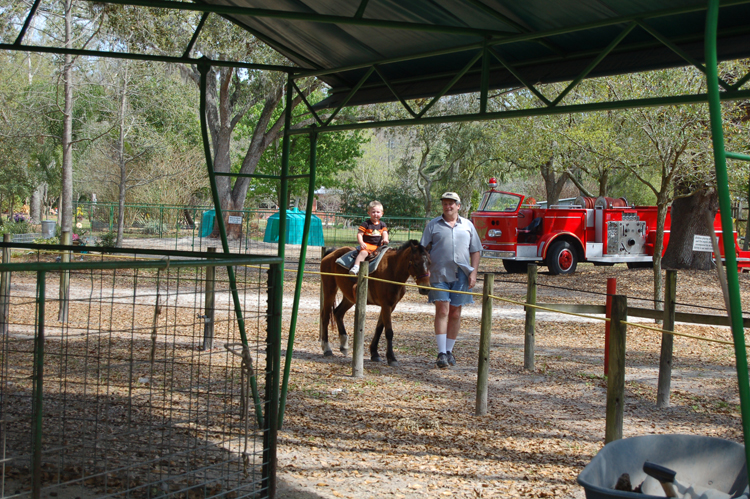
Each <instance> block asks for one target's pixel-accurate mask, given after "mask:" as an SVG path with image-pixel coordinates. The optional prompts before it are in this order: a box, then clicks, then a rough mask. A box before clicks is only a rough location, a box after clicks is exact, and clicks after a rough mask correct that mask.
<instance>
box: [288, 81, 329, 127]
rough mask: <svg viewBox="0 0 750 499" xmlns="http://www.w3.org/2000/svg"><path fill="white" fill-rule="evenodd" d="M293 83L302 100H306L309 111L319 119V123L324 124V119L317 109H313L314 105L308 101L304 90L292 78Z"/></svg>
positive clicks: (316, 119)
mask: <svg viewBox="0 0 750 499" xmlns="http://www.w3.org/2000/svg"><path fill="white" fill-rule="evenodd" d="M292 85H293V86H294V90H296V91H297V94H298V95H299V96H300V98H301V99H302V102H304V103H305V106H307V109H308V111H310V113H312V115H313V118H315V121H317V122H318V124H320V125H322V124H323V120H321V119H320V116H318V113H316V112H315V109H313V107H312V105H310V102H308V100H307V98H306V97H305V94H304V93H303V92H302V90H300V89H299V87H298V86H297V82H295V81H294V79H292Z"/></svg>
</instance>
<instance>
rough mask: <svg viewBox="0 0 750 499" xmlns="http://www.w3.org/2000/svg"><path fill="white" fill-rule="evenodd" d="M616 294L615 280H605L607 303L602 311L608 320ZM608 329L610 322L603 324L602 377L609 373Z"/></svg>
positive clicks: (610, 316) (612, 278)
mask: <svg viewBox="0 0 750 499" xmlns="http://www.w3.org/2000/svg"><path fill="white" fill-rule="evenodd" d="M616 294H617V278H615V277H608V278H607V301H606V302H605V303H606V305H605V306H604V309H605V310H606V312H605V316H606V317H607V318H608V319H611V318H612V297H613V296H615V295H616ZM609 328H610V322H605V323H604V375H605V376H606V375H607V374H608V373H609Z"/></svg>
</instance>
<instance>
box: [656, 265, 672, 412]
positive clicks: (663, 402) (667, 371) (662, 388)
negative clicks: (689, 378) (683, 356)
mask: <svg viewBox="0 0 750 499" xmlns="http://www.w3.org/2000/svg"><path fill="white" fill-rule="evenodd" d="M665 284H666V286H665V288H666V289H665V292H664V324H663V325H662V328H663V329H664V330H666V331H674V313H675V302H676V301H677V298H676V297H677V271H676V270H667V279H666V283H665ZM673 347H674V336H672V335H671V334H668V333H662V334H661V356H660V357H659V383H658V385H657V389H656V407H668V406H669V391H670V388H671V385H672V349H673Z"/></svg>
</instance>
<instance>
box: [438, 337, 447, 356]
mask: <svg viewBox="0 0 750 499" xmlns="http://www.w3.org/2000/svg"><path fill="white" fill-rule="evenodd" d="M446 337H447V335H445V334H436V335H435V340H436V341H437V349H438V353H445V352H447V350H446V349H445V339H446Z"/></svg>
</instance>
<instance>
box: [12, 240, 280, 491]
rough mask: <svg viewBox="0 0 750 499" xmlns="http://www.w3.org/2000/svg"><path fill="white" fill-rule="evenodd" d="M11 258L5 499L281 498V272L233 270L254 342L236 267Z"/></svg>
mask: <svg viewBox="0 0 750 499" xmlns="http://www.w3.org/2000/svg"><path fill="white" fill-rule="evenodd" d="M4 246H6V247H5V248H4V252H5V253H6V255H4V256H8V254H9V252H10V248H8V247H7V246H9V245H4ZM10 246H14V247H18V246H19V245H10ZM14 251H15V252H16V253H15V254H14V259H13V261H14V263H12V264H10V265H3V270H5V272H3V273H2V285H1V286H0V332H1V333H2V336H1V339H2V345H0V433H1V436H0V452H1V453H2V454H1V456H0V458H1V459H2V478H1V480H2V483H1V484H0V486H1V487H0V488H1V492H2V494H1V497H3V498H5V497H8V498H10V497H32V498H39V497H56V496H57V497H68V496H69V497H71V498H73V497H80V498H82V499H87V498H90V497H135V498H154V497H179V498H183V497H184V498H186V499H187V498H190V499H193V498H210V497H227V498H232V499H233V498H240V497H265V496H267V495H268V490H269V487H270V486H271V480H272V478H273V471H274V468H275V466H274V465H273V461H274V459H275V452H274V451H273V449H271V447H273V446H275V433H274V434H272V433H273V432H274V430H273V428H275V426H274V425H271V423H272V422H273V421H271V420H272V419H275V412H276V411H275V409H274V408H271V407H270V402H269V401H270V400H271V399H272V398H273V397H271V396H269V391H266V389H267V388H270V387H268V386H267V381H268V380H274V379H277V378H278V373H277V369H278V368H277V366H278V361H277V360H274V359H270V360H269V359H268V358H267V354H266V352H267V351H272V350H270V349H268V348H267V345H268V335H269V324H271V322H272V321H270V322H269V313H268V303H270V302H271V300H270V299H268V300H267V298H268V297H269V293H271V294H272V293H273V289H271V288H270V287H269V275H273V273H270V274H269V269H271V267H273V266H270V267H269V266H268V265H265V266H256V267H254V266H250V265H242V264H244V263H246V262H249V261H250V260H251V259H249V258H248V257H244V260H243V259H242V258H234V259H233V260H232V261H231V263H232V264H233V268H234V270H235V273H236V276H237V296H238V298H239V300H240V301H241V303H242V309H243V311H244V317H243V318H242V319H241V321H242V322H243V325H242V326H243V327H244V330H245V332H246V333H245V335H243V334H241V332H240V329H241V328H240V327H239V321H240V320H238V317H237V315H236V314H235V309H234V303H233V299H232V295H231V293H230V280H229V279H228V276H227V267H226V265H227V263H230V262H228V261H227V260H226V258H228V257H227V256H226V255H219V257H220V258H222V259H221V260H213V261H212V260H210V259H208V258H206V259H191V260H172V259H171V257H167V258H159V257H154V258H152V259H151V260H144V259H142V257H141V259H140V260H136V259H134V258H133V255H123V254H120V255H112V254H109V255H92V254H85V255H83V254H80V253H78V254H74V256H73V258H72V259H73V262H71V263H64V262H61V263H56V262H55V258H56V257H55V255H54V254H53V255H44V254H43V253H38V252H36V251H32V252H31V253H29V250H25V251H24V252H23V253H20V252H19V250H18V249H15V250H14ZM17 255H20V256H17ZM206 256H215V255H206ZM58 259H59V258H58ZM80 260H85V261H80ZM4 261H8V260H7V259H4ZM15 262H20V263H15ZM45 262H48V263H45ZM221 265H223V266H221ZM271 281H273V279H271ZM271 296H272V295H271ZM273 334H274V335H275V334H276V333H273ZM243 336H245V339H244V341H243ZM269 366H270V369H269ZM274 369H276V372H274ZM274 375H275V376H276V377H274ZM264 414H265V415H269V417H268V418H266V419H268V421H267V422H266V423H265V424H264Z"/></svg>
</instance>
